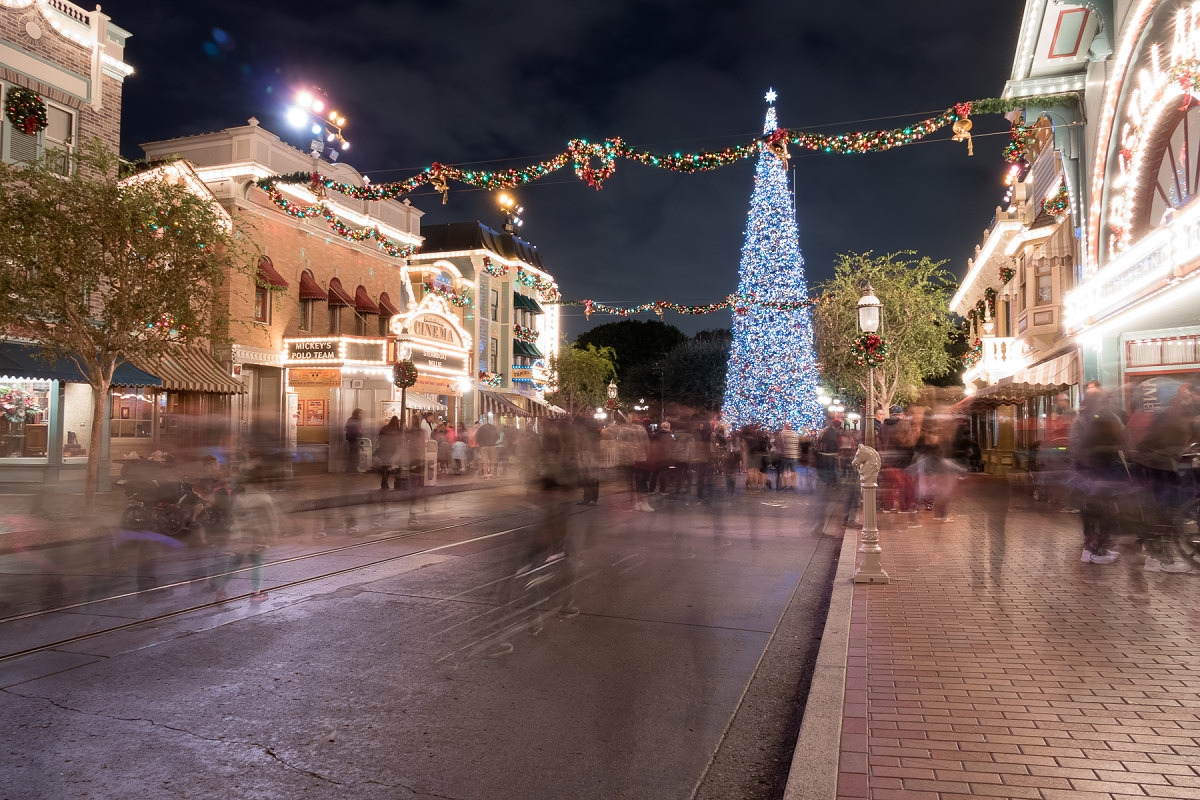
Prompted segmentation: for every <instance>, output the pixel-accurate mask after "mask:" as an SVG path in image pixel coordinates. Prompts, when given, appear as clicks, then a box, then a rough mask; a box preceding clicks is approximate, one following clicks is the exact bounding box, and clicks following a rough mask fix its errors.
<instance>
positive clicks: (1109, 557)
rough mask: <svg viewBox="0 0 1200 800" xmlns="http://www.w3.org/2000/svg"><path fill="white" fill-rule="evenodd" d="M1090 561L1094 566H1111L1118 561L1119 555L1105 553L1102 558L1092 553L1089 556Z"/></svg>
mask: <svg viewBox="0 0 1200 800" xmlns="http://www.w3.org/2000/svg"><path fill="white" fill-rule="evenodd" d="M1088 560H1089V561H1091V562H1092V563H1093V564H1111V563H1113V562H1114V561H1116V560H1117V555H1116V553H1112V552H1109V553H1105V554H1104V555H1102V556H1098V555H1096V554H1095V553H1091V554H1089V558H1088Z"/></svg>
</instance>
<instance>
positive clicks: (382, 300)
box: [379, 292, 400, 317]
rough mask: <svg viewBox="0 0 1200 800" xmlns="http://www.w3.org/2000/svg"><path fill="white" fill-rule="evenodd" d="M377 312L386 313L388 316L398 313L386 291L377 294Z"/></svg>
mask: <svg viewBox="0 0 1200 800" xmlns="http://www.w3.org/2000/svg"><path fill="white" fill-rule="evenodd" d="M379 313H380V314H387V315H388V316H389V317H394V316H396V315H397V314H399V313H400V311H399V309H397V308H396V307H395V306H394V305H392V298H390V297H388V293H387V292H384V293H383V294H381V295H379Z"/></svg>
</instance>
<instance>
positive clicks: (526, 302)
mask: <svg viewBox="0 0 1200 800" xmlns="http://www.w3.org/2000/svg"><path fill="white" fill-rule="evenodd" d="M513 308H515V309H518V310H521V311H529V312H532V313H534V314H545V313H546V312H545V311H543V310H542V307H541V306H539V305H538V303H537V300H534V299H533V298H532V297H526V296H525V295H523V294H521V293H520V292H517V291H514V292H513Z"/></svg>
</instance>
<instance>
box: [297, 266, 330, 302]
mask: <svg viewBox="0 0 1200 800" xmlns="http://www.w3.org/2000/svg"><path fill="white" fill-rule="evenodd" d="M327 298H328V295H327V294H326V293H325V290H324V289H322V288H321V286H320V284H318V283H317V279H316V278H314V277H313V274H312V273H311V272H309V271H308V270H304V272H301V273H300V299H301V300H325V299H327Z"/></svg>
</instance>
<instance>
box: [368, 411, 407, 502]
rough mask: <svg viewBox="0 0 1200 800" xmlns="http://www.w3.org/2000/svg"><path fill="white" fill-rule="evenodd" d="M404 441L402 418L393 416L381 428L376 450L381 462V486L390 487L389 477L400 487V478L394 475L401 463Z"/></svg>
mask: <svg viewBox="0 0 1200 800" xmlns="http://www.w3.org/2000/svg"><path fill="white" fill-rule="evenodd" d="M403 442H404V431H403V430H402V429H401V428H400V418H399V417H395V416H393V417H392V418H391V419H390V420H388V423H387V424H386V425H384V426H383V427H382V428H380V429H379V446H378V447H377V448H376V450H375V458H376V460H377V463H378V464H379V488H380V489H388V488H391V487H389V486H388V480H389V478H391V479H392V483H393V486H394V487H395V488H399V486H398V484H399V480H398V479H396V478H394V477H393V476H394V475H395V473H396V468H397V467H398V466H399V465H400V451H401V449H402V445H403Z"/></svg>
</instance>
